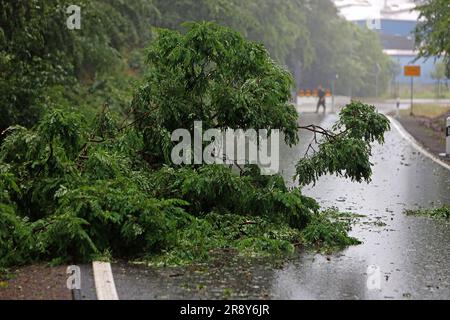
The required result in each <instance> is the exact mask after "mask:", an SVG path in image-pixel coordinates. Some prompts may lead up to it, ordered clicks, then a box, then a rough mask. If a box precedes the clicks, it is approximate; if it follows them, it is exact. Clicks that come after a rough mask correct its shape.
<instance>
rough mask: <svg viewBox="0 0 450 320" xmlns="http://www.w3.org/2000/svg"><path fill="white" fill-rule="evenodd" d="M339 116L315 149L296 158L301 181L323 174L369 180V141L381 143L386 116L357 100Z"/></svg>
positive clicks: (314, 178)
mask: <svg viewBox="0 0 450 320" xmlns="http://www.w3.org/2000/svg"><path fill="white" fill-rule="evenodd" d="M339 118H340V120H339V121H338V122H337V123H336V124H335V125H334V126H333V131H335V132H336V133H328V134H326V135H325V137H324V140H323V141H321V142H320V144H319V150H318V151H317V152H315V153H314V154H313V155H312V156H309V157H305V158H303V159H301V160H300V161H299V162H298V164H297V167H296V169H297V170H296V171H297V174H296V178H298V179H299V183H300V184H301V185H307V184H309V183H312V182H313V183H315V182H316V181H317V179H318V178H319V177H321V176H323V175H325V174H336V175H338V176H343V177H345V178H351V179H352V180H354V181H357V182H362V181H363V180H365V181H366V182H370V177H371V176H372V169H371V166H372V165H371V163H370V156H371V155H372V146H371V144H372V143H373V142H378V143H384V134H385V132H386V131H388V130H390V124H389V119H388V118H386V117H385V116H384V115H382V114H380V113H378V111H377V110H376V108H375V107H374V106H369V105H365V104H362V103H360V102H352V103H351V104H349V105H347V106H346V107H344V108H343V109H342V110H341V112H340V114H339Z"/></svg>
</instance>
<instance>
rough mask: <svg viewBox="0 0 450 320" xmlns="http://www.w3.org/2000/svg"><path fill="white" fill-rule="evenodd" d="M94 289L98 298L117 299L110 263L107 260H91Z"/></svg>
mask: <svg viewBox="0 0 450 320" xmlns="http://www.w3.org/2000/svg"><path fill="white" fill-rule="evenodd" d="M92 270H93V273H94V282H95V290H96V292H97V299H98V300H119V296H118V294H117V290H116V285H115V283H114V277H113V274H112V269H111V264H110V263H109V262H100V261H94V262H92Z"/></svg>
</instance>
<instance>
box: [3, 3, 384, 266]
mask: <svg viewBox="0 0 450 320" xmlns="http://www.w3.org/2000/svg"><path fill="white" fill-rule="evenodd" d="M111 3H113V2H111ZM114 3H120V1H118V2H114ZM187 27H189V28H190V29H189V30H188V31H187V32H186V33H185V34H181V33H179V32H175V31H168V30H161V31H160V35H159V37H158V38H157V39H156V40H155V41H154V42H153V43H152V44H151V46H150V48H149V49H148V52H147V57H148V62H149V70H148V74H147V76H146V80H145V82H144V84H143V85H142V86H141V87H140V89H139V90H138V92H137V93H136V95H135V98H134V101H133V104H132V108H131V109H130V111H129V112H128V113H127V114H126V115H125V117H122V115H121V114H120V112H117V111H118V110H117V109H116V108H112V109H111V108H109V107H108V104H105V105H104V107H103V109H102V110H101V111H100V112H99V113H98V115H97V116H96V117H88V115H89V113H90V112H89V111H88V112H86V114H84V112H82V111H79V110H75V109H74V108H71V107H67V105H66V103H64V102H67V101H68V100H66V98H65V97H63V96H61V92H60V91H58V92H52V95H54V97H55V98H56V101H61V102H62V104H61V106H59V107H54V106H53V107H52V108H49V110H47V111H46V112H45V113H44V115H43V117H42V118H41V120H40V121H39V122H38V123H37V124H36V125H34V126H32V127H31V128H26V127H23V126H20V125H16V126H13V127H9V128H8V129H7V130H5V131H4V134H3V139H4V140H3V143H2V145H1V149H0V176H1V181H0V208H1V211H0V215H1V216H0V218H1V220H0V240H1V242H0V253H2V256H1V257H2V258H1V260H0V266H8V265H12V264H17V263H27V262H32V261H35V260H40V259H45V260H48V259H56V260H55V262H59V263H60V262H65V261H77V262H82V261H85V260H91V259H93V258H95V257H98V256H101V255H104V254H105V253H107V255H112V256H114V257H125V258H142V257H145V258H146V259H149V260H151V261H153V262H155V263H157V262H163V263H170V264H177V263H189V262H193V261H201V260H206V259H208V257H209V256H210V253H211V252H212V251H214V250H217V249H219V250H221V249H222V250H229V249H231V250H236V251H237V252H239V253H241V254H244V255H247V256H248V255H250V256H255V255H256V256H261V255H269V254H270V255H272V254H282V253H283V254H286V253H292V252H293V251H294V248H295V245H297V244H299V243H300V242H302V240H303V242H304V243H305V244H308V243H314V244H317V243H323V244H325V245H326V246H330V247H335V246H336V247H341V246H345V245H350V244H354V243H356V241H354V239H351V238H348V236H347V233H346V232H347V230H348V225H347V224H343V223H341V222H339V221H336V219H335V217H331V218H330V214H329V213H320V208H319V206H318V204H317V203H316V201H315V200H314V199H311V198H308V197H305V196H303V195H302V193H301V190H300V189H298V188H294V189H288V188H287V187H286V185H285V182H284V181H283V179H282V178H281V177H280V176H273V177H264V176H260V174H259V171H258V170H257V169H258V168H256V167H255V166H244V167H243V168H242V170H240V172H239V173H236V172H234V171H233V170H232V168H230V167H226V166H201V165H197V166H186V167H179V166H173V165H172V164H171V163H170V162H169V161H168V151H170V150H171V147H172V144H171V141H170V135H169V133H170V132H172V130H174V129H178V128H183V127H184V128H188V129H190V130H192V126H193V122H194V121H196V120H202V121H203V123H204V130H206V129H208V128H220V129H224V128H228V127H232V128H235V129H237V128H242V129H247V128H267V129H270V128H272V129H280V130H281V131H283V133H284V134H285V136H286V142H287V143H288V144H291V145H292V144H295V143H297V142H298V139H299V138H298V127H297V120H298V119H297V118H298V116H297V113H296V112H295V109H294V108H293V107H292V106H291V105H290V103H289V99H290V90H291V86H292V77H291V76H290V74H289V73H288V72H287V71H286V70H284V69H283V68H281V67H279V66H278V65H277V64H276V63H275V62H274V61H273V60H272V59H270V57H269V54H268V52H267V51H266V50H265V48H264V47H263V46H262V45H260V44H256V43H254V42H250V41H247V40H245V39H244V38H243V37H242V36H241V35H239V34H238V33H236V32H234V31H232V30H230V29H228V28H225V27H220V26H217V25H214V24H211V23H194V24H190V25H187ZM93 90H94V91H95V90H96V89H95V88H94V89H93ZM91 112H92V111H91ZM388 128H389V124H388V121H387V119H386V118H385V117H384V116H381V115H379V114H378V113H377V112H376V111H375V109H374V107H370V106H366V105H363V104H360V103H356V102H355V103H352V104H350V105H349V106H347V107H346V108H345V109H344V110H343V111H342V112H341V114H340V121H339V122H338V123H337V124H336V125H335V126H334V128H333V130H334V131H338V133H333V132H328V131H323V132H321V133H322V134H324V137H325V140H324V141H323V142H321V144H320V151H319V152H318V153H317V154H316V155H315V156H313V157H312V158H308V159H305V160H301V162H300V163H299V167H298V170H297V174H298V176H299V178H300V181H301V182H305V181H315V179H316V178H317V177H319V176H320V175H322V174H325V173H327V172H333V173H338V174H342V175H344V174H345V175H346V176H348V177H351V178H353V179H355V180H358V181H361V180H362V179H363V178H364V179H366V180H369V178H370V174H371V171H370V163H369V156H370V152H371V146H370V144H371V143H373V142H375V141H378V142H380V143H381V142H383V134H384V132H385V131H386V130H387V129H388ZM355 159H357V160H358V161H356V162H355ZM304 168H307V169H308V170H305V169H304ZM334 213H335V214H337V213H336V212H334Z"/></svg>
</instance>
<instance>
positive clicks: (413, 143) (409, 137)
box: [387, 116, 450, 170]
mask: <svg viewBox="0 0 450 320" xmlns="http://www.w3.org/2000/svg"><path fill="white" fill-rule="evenodd" d="M387 117H388V119H389V120H390V122H391V124H392V125H393V126H394V128H395V129H396V130H397V131H398V132H399V133H400V135H401V136H402V138H403V139H405V140H406V141H408V143H409V144H410V145H411V146H412V147H414V149H416V150H417V151H419V152H420V153H422V154H423V155H424V156H426V157H427V158H429V159H431V160H433V161H434V162H436V163H437V164H439V165H440V166H442V167H444V168H445V169H447V170H450V165H449V164H448V163H446V162H444V161H442V160H441V159H439V158H438V157H437V156H435V155H434V154H432V153H431V152H429V151H428V150H426V149H425V148H424V147H423V146H422V145H421V144H420V143H419V142H418V141H417V140H416V139H415V138H414V137H413V136H412V135H411V134H410V133H409V132H408V131H406V129H405V128H404V127H403V126H402V125H401V123H400V122H398V121H397V120H395V119H394V118H393V117H391V116H387Z"/></svg>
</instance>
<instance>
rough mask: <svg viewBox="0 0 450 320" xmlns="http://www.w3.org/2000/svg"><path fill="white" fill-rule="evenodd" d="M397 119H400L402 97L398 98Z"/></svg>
mask: <svg viewBox="0 0 450 320" xmlns="http://www.w3.org/2000/svg"><path fill="white" fill-rule="evenodd" d="M396 117H397V118H399V117H400V97H398V96H397V109H396Z"/></svg>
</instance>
